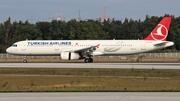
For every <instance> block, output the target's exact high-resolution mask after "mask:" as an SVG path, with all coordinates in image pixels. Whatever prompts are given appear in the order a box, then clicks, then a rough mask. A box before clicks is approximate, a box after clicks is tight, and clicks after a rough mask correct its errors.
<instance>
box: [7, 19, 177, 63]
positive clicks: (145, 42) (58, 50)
mask: <svg viewBox="0 0 180 101" xmlns="http://www.w3.org/2000/svg"><path fill="white" fill-rule="evenodd" d="M171 19H172V17H164V18H163V19H162V20H161V21H160V22H159V24H158V25H157V26H156V27H155V28H154V29H153V31H152V32H151V33H150V34H149V35H148V36H147V37H146V38H144V39H142V40H25V41H19V42H16V43H14V44H13V45H12V46H10V47H8V48H7V49H6V52H7V53H9V54H13V55H22V56H24V60H23V62H24V63H26V62H27V59H26V56H60V58H61V59H62V60H78V59H84V62H85V63H91V62H93V58H92V57H93V56H96V55H132V54H138V53H144V52H149V51H153V50H157V49H163V48H166V47H170V46H173V45H174V42H171V41H166V38H167V35H168V30H169V27H170V23H171Z"/></svg>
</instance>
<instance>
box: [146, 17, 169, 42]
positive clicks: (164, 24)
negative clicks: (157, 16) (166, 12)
mask: <svg viewBox="0 0 180 101" xmlns="http://www.w3.org/2000/svg"><path fill="white" fill-rule="evenodd" d="M171 18H172V17H164V18H163V19H162V20H161V22H160V23H159V24H158V25H157V26H156V27H155V28H154V29H153V31H152V32H151V33H150V34H149V35H148V36H147V37H146V38H144V40H161V41H166V38H167V35H168V30H169V26H170V23H171Z"/></svg>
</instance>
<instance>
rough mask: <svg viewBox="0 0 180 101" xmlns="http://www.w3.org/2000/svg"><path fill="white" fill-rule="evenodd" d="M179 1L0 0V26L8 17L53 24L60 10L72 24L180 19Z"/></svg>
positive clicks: (63, 18)
mask: <svg viewBox="0 0 180 101" xmlns="http://www.w3.org/2000/svg"><path fill="white" fill-rule="evenodd" d="M179 4H180V0H0V23H3V22H5V21H6V20H7V19H8V18H9V17H10V18H11V21H26V20H28V21H29V22H32V23H34V22H37V21H51V20H52V19H57V16H58V11H60V15H61V16H62V18H61V19H62V20H65V21H69V20H71V19H77V18H78V16H79V11H80V16H81V19H82V20H85V19H96V18H99V17H101V16H103V15H104V7H106V13H107V16H109V17H111V18H115V20H122V21H123V20H124V19H125V18H128V19H133V20H138V19H140V20H144V19H145V17H146V15H149V16H164V15H165V14H170V15H174V16H175V17H179V16H180V6H179Z"/></svg>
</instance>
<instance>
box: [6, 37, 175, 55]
mask: <svg viewBox="0 0 180 101" xmlns="http://www.w3.org/2000/svg"><path fill="white" fill-rule="evenodd" d="M162 42H166V44H162V45H156V44H159V43H162ZM172 45H174V43H173V42H170V41H151V40H26V41H19V42H16V43H14V44H13V45H12V46H11V47H9V48H7V50H6V51H7V52H8V53H10V54H15V55H54V56H55V55H60V54H61V52H64V51H72V52H73V51H75V50H80V49H83V48H87V47H90V46H97V47H96V50H95V51H94V52H93V55H129V54H137V53H142V52H148V51H152V50H156V49H162V48H165V47H169V46H172Z"/></svg>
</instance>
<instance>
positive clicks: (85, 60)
mask: <svg viewBox="0 0 180 101" xmlns="http://www.w3.org/2000/svg"><path fill="white" fill-rule="evenodd" d="M84 62H85V63H91V62H93V59H92V58H91V57H89V58H85V59H84Z"/></svg>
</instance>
